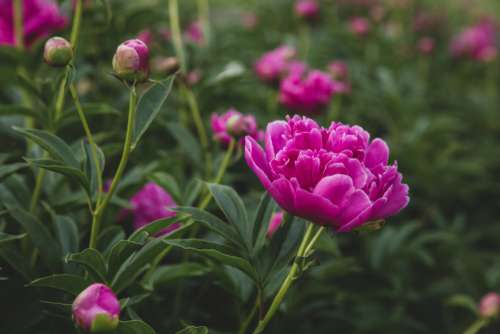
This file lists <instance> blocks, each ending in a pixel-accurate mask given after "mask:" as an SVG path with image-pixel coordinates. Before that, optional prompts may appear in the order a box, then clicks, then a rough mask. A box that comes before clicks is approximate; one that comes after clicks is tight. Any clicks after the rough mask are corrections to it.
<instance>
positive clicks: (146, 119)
mask: <svg viewBox="0 0 500 334" xmlns="http://www.w3.org/2000/svg"><path fill="white" fill-rule="evenodd" d="M174 79H175V75H172V76H170V77H169V78H167V79H165V80H163V81H160V82H157V83H155V84H154V85H153V86H152V87H151V88H149V89H148V90H147V91H146V92H145V93H144V94H143V95H142V96H141V98H140V99H139V103H138V104H137V111H136V116H135V123H134V134H133V139H132V147H135V146H136V145H137V143H138V142H139V140H140V139H141V137H142V135H144V133H145V132H146V130H147V129H148V127H149V126H150V125H151V123H152V122H153V120H154V119H155V118H156V116H157V115H158V113H159V112H160V110H161V108H162V107H163V104H164V103H165V101H166V100H167V97H168V95H169V94H170V90H171V89H172V85H173V83H174Z"/></svg>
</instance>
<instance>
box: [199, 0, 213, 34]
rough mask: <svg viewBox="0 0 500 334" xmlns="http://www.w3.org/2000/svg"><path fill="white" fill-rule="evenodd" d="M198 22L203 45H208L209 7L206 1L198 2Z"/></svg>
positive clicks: (200, 0)
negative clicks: (203, 41)
mask: <svg viewBox="0 0 500 334" xmlns="http://www.w3.org/2000/svg"><path fill="white" fill-rule="evenodd" d="M197 4H198V20H199V21H200V23H201V27H202V30H203V37H204V40H205V43H206V44H208V43H210V40H211V37H212V36H211V31H210V6H209V3H208V0H198V2H197Z"/></svg>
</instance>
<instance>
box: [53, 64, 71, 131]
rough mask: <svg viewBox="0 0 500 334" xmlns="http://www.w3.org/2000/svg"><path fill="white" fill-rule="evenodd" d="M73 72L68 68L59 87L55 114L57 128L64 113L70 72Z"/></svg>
mask: <svg viewBox="0 0 500 334" xmlns="http://www.w3.org/2000/svg"><path fill="white" fill-rule="evenodd" d="M70 71H71V67H70V66H67V67H66V72H65V73H64V77H63V79H62V81H61V84H60V85H59V90H58V92H57V99H56V106H55V112H54V122H55V124H56V125H55V127H56V128H57V122H58V121H59V118H60V117H61V114H62V111H63V109H64V98H65V97H66V84H67V83H68V77H69V72H70Z"/></svg>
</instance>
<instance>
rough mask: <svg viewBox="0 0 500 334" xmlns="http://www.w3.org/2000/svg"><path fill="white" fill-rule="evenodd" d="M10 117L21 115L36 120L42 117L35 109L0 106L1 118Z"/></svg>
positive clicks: (18, 106)
mask: <svg viewBox="0 0 500 334" xmlns="http://www.w3.org/2000/svg"><path fill="white" fill-rule="evenodd" d="M9 115H21V116H28V117H34V118H39V117H40V114H38V113H36V112H35V111H33V109H31V108H28V107H25V106H20V105H9V104H0V116H9Z"/></svg>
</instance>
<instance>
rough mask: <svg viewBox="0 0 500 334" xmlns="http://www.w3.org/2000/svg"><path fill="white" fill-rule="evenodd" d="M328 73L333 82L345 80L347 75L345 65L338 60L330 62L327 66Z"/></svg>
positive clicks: (347, 71) (347, 70)
mask: <svg viewBox="0 0 500 334" xmlns="http://www.w3.org/2000/svg"><path fill="white" fill-rule="evenodd" d="M328 72H330V74H331V75H332V77H333V78H334V79H335V80H344V79H347V76H348V75H349V69H348V67H347V64H346V63H344V62H343V61H340V60H336V61H333V62H331V63H330V64H329V65H328Z"/></svg>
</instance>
